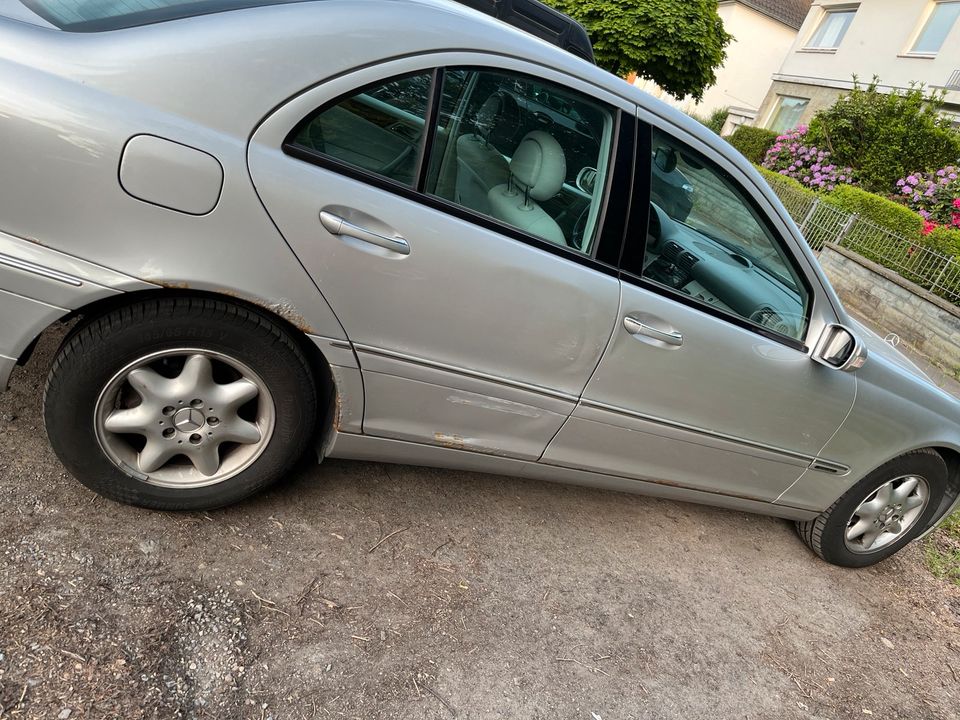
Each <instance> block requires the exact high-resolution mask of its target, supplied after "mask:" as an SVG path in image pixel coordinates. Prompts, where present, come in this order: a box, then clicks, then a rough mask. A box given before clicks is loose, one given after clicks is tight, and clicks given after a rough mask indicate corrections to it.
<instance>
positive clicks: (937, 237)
mask: <svg viewBox="0 0 960 720" xmlns="http://www.w3.org/2000/svg"><path fill="white" fill-rule="evenodd" d="M920 242H921V243H923V244H924V245H926V246H927V247H930V248H933V249H934V250H936V251H938V252H942V253H943V254H945V255H953V256H955V257H960V230H953V229H951V228H948V227H943V226H942V225H941V226H940V227H937V228H935V229H934V230H932V231H931V232H930V234H929V235H924V236H923V237H921V238H920Z"/></svg>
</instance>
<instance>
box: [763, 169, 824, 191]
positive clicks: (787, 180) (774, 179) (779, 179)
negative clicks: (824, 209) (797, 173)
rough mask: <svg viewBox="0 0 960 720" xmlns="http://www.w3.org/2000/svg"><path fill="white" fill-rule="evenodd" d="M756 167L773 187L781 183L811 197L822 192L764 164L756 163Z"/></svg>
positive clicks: (782, 185)
mask: <svg viewBox="0 0 960 720" xmlns="http://www.w3.org/2000/svg"><path fill="white" fill-rule="evenodd" d="M754 167H756V168H757V171H758V172H759V173H760V174H761V175H763V179H764V180H766V181H767V182H768V183H769V184H770V186H771V187H773V188H776V186H777V185H778V184H779V185H780V186H781V187H787V188H789V189H790V190H795V191H796V192H799V193H803V194H804V195H805V196H807V197H809V198H815V197H816V196H817V195H818V194H820V193H815V192H814V191H813V190H811V189H810V188H808V187H807V186H806V185H804V184H803V183H802V182H800V181H799V180H797V179H795V178H792V177H788V176H786V175H781V174H780V173H778V172H774V171H773V170H767V168H765V167H763V166H762V165H756V164H755V165H754Z"/></svg>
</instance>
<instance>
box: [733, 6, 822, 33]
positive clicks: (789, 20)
mask: <svg viewBox="0 0 960 720" xmlns="http://www.w3.org/2000/svg"><path fill="white" fill-rule="evenodd" d="M738 2H741V3H743V4H744V5H746V6H747V7H750V8H753V9H754V10H756V11H757V12H759V13H763V14H764V15H766V16H767V17H770V18H773V19H774V20H776V21H778V22H782V23H783V24H784V25H789V26H790V27H792V28H793V29H795V30H799V29H800V26H801V25H802V24H803V19H804V18H805V17H806V16H807V13H808V12H809V11H810V5H811V3H812V2H813V0H738Z"/></svg>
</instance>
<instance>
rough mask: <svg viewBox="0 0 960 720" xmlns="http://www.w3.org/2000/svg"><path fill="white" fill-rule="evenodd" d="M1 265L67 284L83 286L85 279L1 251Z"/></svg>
mask: <svg viewBox="0 0 960 720" xmlns="http://www.w3.org/2000/svg"><path fill="white" fill-rule="evenodd" d="M0 265H5V266H6V267H11V268H14V269H16V270H23V271H24V272H28V273H32V274H33V275H39V276H40V277H45V278H47V279H49V280H56V281H57V282H62V283H64V284H65V285H72V286H73V287H83V281H82V280H80V278H75V277H73V275H67V274H66V273H62V272H58V271H56V270H51V269H50V268H48V267H44V266H43V265H37V264H36V263H32V262H30V261H29V260H21V259H19V258H15V257H11V256H9V255H4V254H2V253H0Z"/></svg>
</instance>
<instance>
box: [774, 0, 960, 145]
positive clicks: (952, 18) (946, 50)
mask: <svg viewBox="0 0 960 720" xmlns="http://www.w3.org/2000/svg"><path fill="white" fill-rule="evenodd" d="M854 75H856V76H857V77H858V78H859V80H860V81H861V82H862V83H865V82H869V81H870V80H871V79H872V78H873V76H874V75H876V76H878V77H879V78H880V81H881V83H882V86H881V89H885V90H887V91H889V90H890V89H891V88H907V87H909V86H910V84H911V83H914V82H920V83H923V84H924V85H926V86H927V87H932V88H943V89H945V90H946V91H947V97H946V101H947V105H946V108H945V111H946V112H947V113H948V114H952V115H955V116H956V117H957V120H958V122H960V0H861V2H859V3H858V2H849V0H815V2H814V3H813V6H812V7H811V8H810V12H809V13H808V14H807V17H806V19H805V20H804V22H803V25H802V26H801V28H800V32H799V34H798V35H797V37H796V41H795V42H794V44H793V47H792V48H791V49H790V51H789V53H787V55H786V57H785V59H784V60H783V62H782V63H781V65H780V67H779V68H778V70H777V71H776V72H775V73H774V75H773V84H772V85H771V86H770V90H769V92H768V93H767V95H766V98H765V99H764V101H763V104H762V107H761V108H760V112H759V115H758V118H757V121H756V123H755V124H756V125H762V126H764V127H768V128H770V129H772V130H777V131H782V130H786V129H788V128H791V127H795V126H796V125H797V124H806V123H808V122H809V121H810V119H811V118H812V117H813V116H814V115H815V114H816V112H817V111H818V110H820V109H821V108H824V107H828V106H830V105H832V104H833V103H834V102H835V101H836V99H837V98H838V97H839V96H840V95H841V94H843V93H844V92H846V91H849V90H850V89H851V88H852V87H853V76H854Z"/></svg>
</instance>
